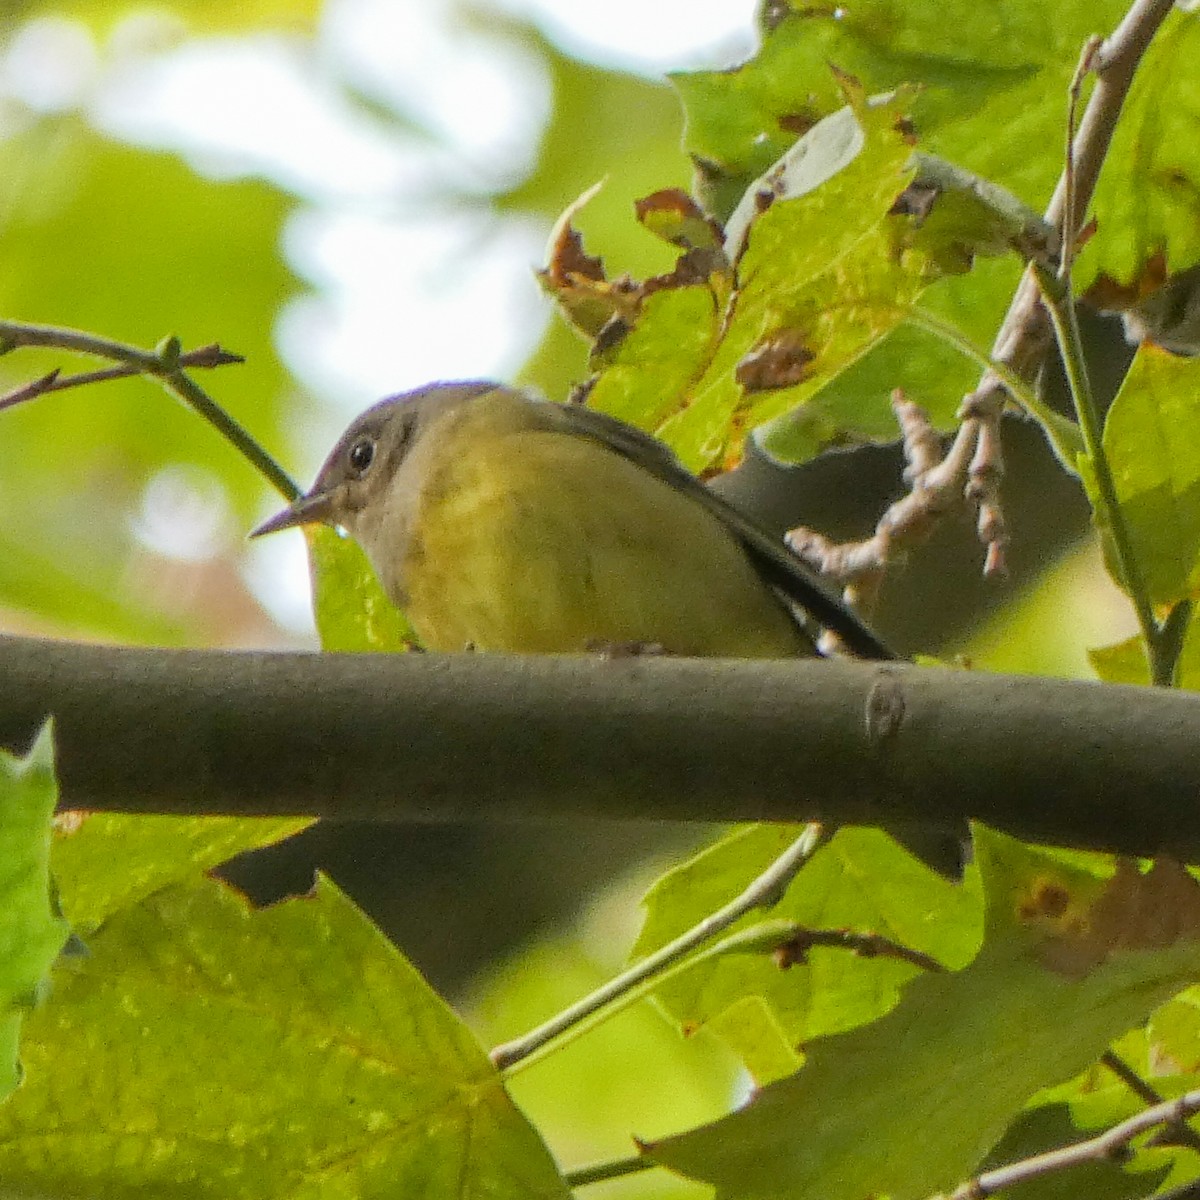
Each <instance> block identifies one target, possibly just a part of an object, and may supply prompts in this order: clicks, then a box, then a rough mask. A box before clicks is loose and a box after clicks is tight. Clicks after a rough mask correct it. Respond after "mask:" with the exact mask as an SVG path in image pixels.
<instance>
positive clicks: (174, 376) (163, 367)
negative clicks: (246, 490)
mask: <svg viewBox="0 0 1200 1200" xmlns="http://www.w3.org/2000/svg"><path fill="white" fill-rule="evenodd" d="M22 346H43V347H51V348H55V349H59V350H69V351H71V352H72V353H75V354H90V355H93V356H94V357H96V358H106V359H109V360H110V361H113V362H117V363H120V364H122V368H123V370H122V371H121V372H119V373H118V372H116V371H112V372H91V373H89V375H91V376H93V378H88V377H86V376H76V377H74V382H72V377H70V376H68V377H67V378H66V379H62V378H59V377H57V376H55V377H54V378H51V376H44V377H43V378H42V379H41V380H35V381H34V384H32V385H30V384H27V385H25V388H24V389H18V390H19V391H28V390H29V389H30V388H33V389H34V390H33V391H32V393H31V394H29V395H21V396H18V398H17V399H16V400H14V399H13V398H12V396H11V395H10V396H9V397H8V398H7V400H8V403H9V404H13V403H17V402H18V401H19V400H27V399H32V398H33V397H34V396H37V395H41V394H44V393H46V392H51V391H58V390H61V389H62V388H63V387H67V386H79V385H80V384H81V383H90V382H96V381H97V380H98V379H112V378H119V377H120V374H126V375H150V376H153V377H154V378H155V379H157V380H158V381H159V382H160V383H161V384H162V385H163V387H165V388H166V389H167V391H169V392H171V393H172V394H173V395H174V396H176V397H177V398H178V399H180V400H182V401H183V402H184V403H185V404H187V405H188V406H189V407H190V408H192V409H194V410H195V411H196V412H197V413H199V415H200V416H202V417H203V418H204V419H205V420H206V421H208V423H209V424H210V425H212V426H213V427H214V428H215V429H216V430H217V431H218V432H219V433H220V434H221V435H222V437H224V438H225V439H226V440H227V441H228V442H229V443H230V444H231V445H232V446H233V447H234V448H235V449H236V450H238V451H239V452H240V453H241V454H242V455H243V457H245V458H246V459H247V460H248V461H249V462H250V464H251V465H252V466H253V467H255V468H257V470H258V471H259V472H260V473H261V474H262V475H263V476H264V477H265V478H266V480H267V481H268V482H269V483H270V484H271V485H272V486H274V487H275V488H276V489H277V490H278V491H279V492H280V493H281V494H282V495H283V496H284V497H285V498H286V499H288V500H294V499H295V498H296V497H297V496H299V495H300V491H301V489H300V486H299V485H298V484H297V483H296V481H295V480H294V479H292V477H291V476H290V475H289V474H288V473H287V472H286V471H285V470H284V469H283V468H282V467H281V466H280V465H279V463H277V462H276V461H275V460H274V459H273V458H272V457H271V456H270V455H269V454H268V453H267V452H266V451H265V450H264V449H263V448H262V446H260V445H259V444H258V442H256V441H255V440H254V438H252V437H251V436H250V434H249V433H248V432H247V431H246V430H245V429H243V428H242V426H241V425H239V424H238V422H237V421H235V420H234V419H233V417H231V416H230V415H229V413H227V412H226V411H225V409H223V408H222V407H221V406H220V405H219V404H218V403H217V402H216V401H215V400H214V399H213V398H212V397H211V396H209V395H208V393H207V392H205V391H204V389H203V388H201V387H200V386H199V384H197V383H196V382H195V381H194V380H193V379H192V378H191V376H189V375H188V374H187V373H186V370H185V368H187V367H212V366H221V365H224V363H226V362H232V361H239V360H238V356H237V355H230V354H229V352H228V351H225V350H222V349H221V347H220V346H218V345H215V344H214V345H210V346H203V347H201V348H200V349H198V350H193V351H190V352H188V353H187V354H184V353H181V352H180V348H179V342H178V339H176V338H166V339H164V340H163V342H162V343H161V344H160V346H159V348H158V349H157V350H142V349H140V348H139V347H137V346H129V345H126V344H125V343H123V342H117V341H113V340H112V339H111V338H105V337H100V336H98V335H96V334H91V333H83V332H81V331H80V330H78V329H64V328H61V327H59V326H56V325H37V324H33V323H30V322H26V321H2V320H0V354H7V353H9V352H10V351H12V350H15V349H17V348H19V347H22Z"/></svg>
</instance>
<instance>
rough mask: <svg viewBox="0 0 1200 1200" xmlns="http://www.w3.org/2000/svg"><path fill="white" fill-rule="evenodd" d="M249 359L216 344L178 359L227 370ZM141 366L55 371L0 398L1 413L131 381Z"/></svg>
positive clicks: (184, 363) (188, 364)
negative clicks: (55, 395) (50, 395)
mask: <svg viewBox="0 0 1200 1200" xmlns="http://www.w3.org/2000/svg"><path fill="white" fill-rule="evenodd" d="M245 361H246V360H245V359H244V358H243V357H242V356H241V355H240V354H233V353H231V352H230V351H228V350H222V349H221V347H220V346H219V345H217V343H216V342H213V343H212V344H211V345H208V346H201V347H200V348H199V349H198V350H189V351H187V352H186V353H184V354H181V355H180V356H179V359H178V365H179V366H180V367H224V366H229V365H230V364H233V363H243V362H245ZM141 374H144V371H143V370H142V368H141V367H138V366H135V365H134V364H132V363H123V364H122V365H121V366H119V367H104V368H102V369H101V370H99V371H81V372H80V373H79V374H78V375H63V374H62V372H61V370H59V369H55V370H53V371H51V372H49V374H46V375H43V376H42V377H41V378H40V379H34V380H33V381H31V382H30V383H27V384H24V385H23V386H22V387H19V388H14V389H13V390H12V391H11V392H7V393H5V394H4V395H0V412H3V411H4V410H5V409H6V408H13V407H15V406H16V405H18V404H21V403H22V402H23V401H25V400H33V399H36V398H37V397H38V396H44V395H45V394H46V393H47V392H62V391H65V390H66V389H67V388H76V387H85V386H86V385H87V384H89V383H104V382H105V381H106V380H109V379H128V378H129V377H130V376H131V375H141Z"/></svg>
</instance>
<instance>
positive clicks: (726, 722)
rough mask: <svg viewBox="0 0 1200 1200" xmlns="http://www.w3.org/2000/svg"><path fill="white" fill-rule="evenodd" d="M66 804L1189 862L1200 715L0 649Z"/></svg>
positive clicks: (488, 671)
mask: <svg viewBox="0 0 1200 1200" xmlns="http://www.w3.org/2000/svg"><path fill="white" fill-rule="evenodd" d="M0 680H3V689H2V692H0V744H4V745H7V746H9V747H11V748H15V749H23V748H24V747H25V746H27V745H28V743H29V742H30V740H31V738H32V736H33V733H34V730H35V728H36V727H37V725H38V724H39V723H40V722H41V720H42V719H43V718H44V717H45V716H47V715H48V714H53V715H54V717H55V720H56V721H57V730H58V748H59V761H60V775H61V779H62V788H63V803H64V804H66V805H69V806H76V807H84V808H97V809H120V810H128V811H137V812H179V813H184V812H186V813H242V814H251V813H312V814H316V815H319V816H324V817H355V818H363V819H367V820H375V821H403V820H415V819H433V820H443V819H450V818H470V819H474V820H507V819H514V818H522V819H524V818H571V819H574V818H579V817H594V816H601V817H613V818H619V817H641V818H647V817H649V818H659V819H664V820H665V819H671V820H674V819H685V820H689V819H690V820H704V821H729V820H753V819H760V818H761V819H768V820H806V819H816V820H823V821H829V822H831V823H863V824H903V823H905V822H916V823H919V824H925V825H934V826H942V827H947V828H956V827H958V826H959V824H960V822H961V821H962V820H963V819H964V818H979V819H982V820H985V821H987V822H989V823H990V824H993V825H995V826H998V827H999V828H1002V829H1006V830H1008V831H1010V832H1012V833H1014V834H1017V835H1018V836H1021V837H1025V838H1029V839H1033V840H1043V841H1049V842H1059V843H1064V844H1068V845H1077V846H1085V847H1092V848H1096V849H1103V850H1111V851H1121V852H1125V853H1145V854H1151V853H1157V852H1160V851H1165V852H1170V853H1173V854H1175V855H1176V856H1178V857H1181V858H1185V859H1190V860H1193V861H1200V804H1197V803H1196V800H1197V792H1198V790H1200V701H1198V700H1197V699H1196V698H1195V697H1194V696H1190V695H1187V694H1178V693H1171V692H1167V691H1165V690H1161V689H1142V688H1123V687H1115V686H1108V685H1101V684H1091V683H1071V682H1067V681H1062V680H1053V679H1037V678H1017V677H1006V676H996V675H985V674H973V673H970V672H962V671H945V670H935V669H928V668H922V669H918V668H912V667H904V666H897V665H891V664H889V665H887V666H882V665H871V664H865V663H853V662H823V661H797V662H792V661H767V662H747V661H718V660H708V659H705V660H689V659H671V658H654V657H641V658H637V657H634V658H624V659H617V660H611V659H607V658H598V657H597V658H593V657H582V656H581V657H575V658H550V657H537V656H528V657H508V656H502V655H470V654H459V655H404V656H400V655H379V656H375V655H337V654H270V653H216V652H207V651H166V650H135V649H116V648H108V647H99V646H79V645H73V644H68V643H56V642H47V641H37V640H33V639H21V638H0Z"/></svg>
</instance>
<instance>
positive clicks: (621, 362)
mask: <svg viewBox="0 0 1200 1200" xmlns="http://www.w3.org/2000/svg"><path fill="white" fill-rule="evenodd" d="M845 86H846V91H847V95H848V96H849V97H850V99H851V106H850V108H847V109H842V110H840V111H839V112H837V113H835V114H833V115H832V116H830V117H828V118H826V120H825V121H823V122H821V123H820V124H819V125H817V126H816V127H815V128H813V129H812V130H811V131H810V132H809V133H808V134H807V135H806V136H805V138H804V139H802V141H801V142H800V143H798V145H797V146H796V147H795V148H794V149H793V150H792V151H790V152H789V154H788V155H787V156H785V157H784V158H783V159H782V160H781V161H780V162H779V163H778V164H776V166H775V167H774V168H772V171H771V172H770V173H769V174H768V175H767V176H764V178H763V180H760V181H759V182H758V183H756V184H755V185H753V187H752V188H751V190H750V191H749V192H748V193H747V197H748V199H747V202H746V203H745V204H743V205H742V206H740V207H739V209H738V211H737V212H736V213H735V214H734V216H733V217H732V218H731V220H730V223H729V229H728V236H727V242H726V253H727V254H728V255H729V257H730V259H731V260H735V262H736V275H735V276H733V277H732V281H733V282H734V284H735V287H734V290H733V292H732V295H730V294H729V284H730V282H731V277H730V275H729V273H728V268H724V269H722V268H721V267H719V266H718V267H716V268H714V269H704V270H697V269H696V267H695V260H694V258H693V259H689V258H687V257H685V259H683V260H681V262H680V264H679V267H678V268H677V270H676V271H675V272H674V273H673V274H672V275H671V276H664V277H660V278H658V279H655V280H652V281H650V283H649V284H647V285H646V299H645V303H644V304H643V306H642V309H641V311H640V313H639V314H638V315H637V317H636V318H635V320H634V322H633V324H632V329H631V330H630V331H628V332H624V333H623V336H622V335H621V334H620V333H618V335H617V336H615V337H614V336H609V337H607V338H605V337H602V338H601V339H600V341H599V342H598V344H597V351H596V353H595V355H594V359H593V363H594V365H595V366H596V367H597V368H599V374H598V375H597V376H596V378H595V380H594V382H593V385H592V387H591V390H590V392H589V394H588V402H589V404H591V405H592V406H594V407H596V408H599V409H601V410H603V411H606V412H610V413H613V414H614V415H617V416H620V417H623V418H624V419H626V420H632V421H633V422H634V423H636V424H639V425H642V426H643V427H649V428H653V429H654V432H655V433H656V434H658V435H659V436H660V437H662V438H663V439H664V440H665V441H667V442H669V443H670V444H671V446H672V447H673V448H674V449H675V450H676V452H677V453H678V454H679V455H680V457H681V458H682V459H683V460H684V462H685V463H686V464H687V465H688V466H689V467H691V468H692V469H694V470H704V469H709V468H713V467H718V466H728V465H730V464H731V463H732V462H733V461H735V460H736V458H737V457H738V456H739V455H740V453H741V448H742V441H743V437H744V434H745V433H746V432H747V431H748V430H750V429H753V428H756V427H758V426H760V425H762V424H763V423H764V422H767V421H770V420H772V419H774V418H776V417H780V416H782V415H783V414H786V413H793V412H795V411H796V410H797V409H802V408H803V407H804V406H805V405H807V404H809V403H810V402H811V401H812V399H813V397H815V396H817V395H819V394H820V392H821V391H822V390H823V389H824V388H826V387H827V386H829V384H830V383H831V382H832V381H833V380H835V379H836V378H837V377H838V376H839V375H840V374H841V373H842V372H843V371H845V370H847V369H848V368H849V367H850V366H851V365H852V364H853V363H855V362H856V361H858V360H859V359H860V358H861V357H862V356H863V355H864V354H865V353H866V352H867V351H868V350H869V349H870V348H871V347H872V346H874V345H876V344H877V343H879V342H880V340H881V339H883V338H885V337H886V336H887V335H888V334H889V333H891V332H892V331H893V330H894V329H895V328H896V327H897V326H898V325H900V324H901V323H902V322H903V321H904V320H905V318H906V316H907V315H908V313H909V312H910V311H911V309H912V307H913V305H914V304H915V302H916V300H917V299H918V297H919V296H920V295H921V294H922V293H923V292H924V290H925V289H926V288H927V287H928V286H929V285H930V284H931V283H933V282H934V281H935V280H937V279H938V278H940V277H941V276H942V275H944V274H945V273H946V272H947V271H956V272H960V271H962V270H964V269H966V267H967V266H968V265H969V263H970V261H971V258H972V255H973V254H974V253H981V252H986V251H989V250H991V249H993V248H994V247H995V245H996V236H995V223H994V221H992V220H989V221H985V220H983V219H982V217H981V215H980V214H981V211H982V210H985V209H986V210H988V211H989V213H990V208H989V206H987V205H982V204H981V203H980V202H979V199H978V196H977V195H975V194H974V193H972V195H971V200H970V201H969V202H968V201H967V200H965V199H964V197H965V193H964V192H962V191H961V190H960V191H952V190H950V189H948V188H944V189H942V191H940V192H938V194H937V196H936V199H935V201H934V202H933V204H932V206H931V208H930V210H929V211H928V212H923V213H922V214H921V215H920V216H919V217H916V216H913V217H909V216H905V215H900V214H897V212H896V211H895V205H896V202H897V198H898V197H899V196H900V194H901V192H903V191H904V186H905V172H904V167H905V164H906V163H908V162H909V160H910V158H911V149H910V146H909V144H908V142H907V141H906V138H905V136H904V133H903V129H902V120H901V114H900V111H899V105H900V100H899V99H894V100H892V101H889V102H888V103H872V104H868V103H867V102H866V101H865V99H864V98H863V97H862V96H861V95H860V94H859V93H858V92H857V91H856V89H855V87H854V84H853V81H845ZM898 126H899V128H898ZM810 150H811V153H810ZM830 172H833V173H832V175H831V174H830ZM764 195H765V196H769V197H770V198H772V199H773V202H772V203H770V204H769V205H767V206H766V207H765V209H764V205H763V202H762V201H761V199H756V197H757V198H761V197H762V196H764ZM943 204H947V205H949V206H950V207H951V208H954V207H957V209H958V211H957V215H955V216H952V217H948V218H947V219H945V220H942V219H940V218H939V214H940V213H941V211H942V207H941V206H942V205H943ZM698 276H699V277H698ZM869 403H871V404H883V405H886V397H872V398H870V400H869ZM832 432H833V431H830V433H829V434H827V435H824V436H827V437H828V436H832ZM817 440H820V439H819V438H818V439H817Z"/></svg>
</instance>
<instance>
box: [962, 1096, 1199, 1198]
mask: <svg viewBox="0 0 1200 1200" xmlns="http://www.w3.org/2000/svg"><path fill="white" fill-rule="evenodd" d="M1197 1112H1200V1090H1196V1091H1192V1092H1186V1093H1185V1094H1184V1095H1182V1096H1180V1097H1179V1098H1178V1099H1177V1100H1170V1101H1167V1102H1165V1103H1163V1104H1156V1105H1155V1106H1154V1107H1153V1108H1147V1109H1145V1110H1144V1111H1143V1112H1140V1113H1138V1114H1137V1115H1136V1116H1134V1117H1130V1118H1129V1120H1127V1121H1122V1122H1121V1123H1120V1124H1119V1125H1114V1126H1113V1127H1112V1128H1111V1129H1109V1130H1107V1131H1106V1132H1104V1133H1102V1134H1100V1135H1099V1136H1098V1137H1094V1138H1089V1139H1088V1140H1087V1141H1083V1142H1076V1143H1074V1144H1073V1145H1070V1146H1063V1147H1061V1148H1060V1149H1058V1150H1051V1151H1049V1152H1047V1153H1046V1154H1037V1155H1034V1156H1033V1157H1032V1158H1025V1159H1021V1160H1020V1161H1018V1162H1015V1163H1010V1164H1009V1165H1008V1166H1005V1167H998V1168H997V1169H996V1170H994V1171H985V1172H983V1173H982V1174H981V1175H977V1176H976V1177H975V1178H974V1179H971V1180H968V1181H967V1182H966V1183H964V1184H962V1186H961V1187H958V1188H956V1189H955V1190H954V1191H953V1192H952V1193H951V1194H950V1200H982V1197H984V1196H994V1195H995V1194H996V1193H997V1192H999V1191H1002V1190H1003V1189H1004V1188H1010V1187H1015V1186H1016V1185H1017V1184H1019V1183H1026V1182H1028V1181H1029V1180H1031V1179H1038V1178H1040V1177H1041V1176H1043V1175H1049V1174H1051V1173H1052V1172H1054V1171H1062V1170H1066V1169H1067V1168H1068V1167H1079V1166H1083V1165H1084V1164H1085V1163H1090V1162H1111V1161H1113V1160H1115V1159H1119V1158H1121V1157H1122V1156H1123V1155H1124V1154H1125V1153H1127V1151H1128V1149H1129V1144H1130V1142H1132V1141H1133V1139H1134V1138H1135V1137H1137V1136H1138V1135H1139V1134H1142V1133H1145V1132H1147V1130H1150V1129H1153V1128H1154V1127H1155V1126H1157V1125H1174V1124H1177V1123H1181V1122H1183V1121H1186V1120H1187V1119H1188V1118H1189V1117H1190V1116H1192V1115H1193V1114H1195V1113H1197Z"/></svg>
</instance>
